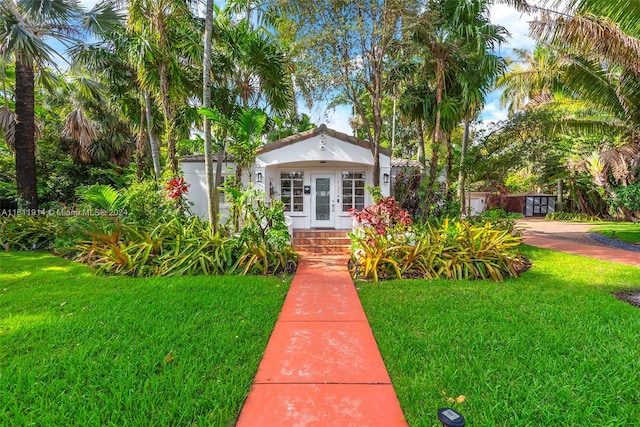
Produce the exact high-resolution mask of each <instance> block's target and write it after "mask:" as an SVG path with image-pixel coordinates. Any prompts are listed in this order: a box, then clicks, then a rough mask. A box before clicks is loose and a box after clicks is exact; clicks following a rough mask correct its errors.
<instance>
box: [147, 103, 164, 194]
mask: <svg viewBox="0 0 640 427" xmlns="http://www.w3.org/2000/svg"><path fill="white" fill-rule="evenodd" d="M144 102H145V115H146V118H147V133H148V134H149V146H150V147H151V159H152V160H153V172H154V173H155V176H156V180H158V181H159V180H160V178H162V167H161V166H160V147H159V146H158V140H157V139H156V137H155V135H154V133H153V118H152V112H153V109H152V108H153V105H152V104H151V95H149V92H145V94H144Z"/></svg>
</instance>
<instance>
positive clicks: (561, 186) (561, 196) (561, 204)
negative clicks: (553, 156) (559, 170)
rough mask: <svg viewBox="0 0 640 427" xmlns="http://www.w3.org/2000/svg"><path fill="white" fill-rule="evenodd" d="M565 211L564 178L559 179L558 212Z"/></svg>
mask: <svg viewBox="0 0 640 427" xmlns="http://www.w3.org/2000/svg"><path fill="white" fill-rule="evenodd" d="M563 209H564V183H563V181H562V178H559V179H558V203H556V211H559V212H562V211H563Z"/></svg>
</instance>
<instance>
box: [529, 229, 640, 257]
mask: <svg viewBox="0 0 640 427" xmlns="http://www.w3.org/2000/svg"><path fill="white" fill-rule="evenodd" d="M518 225H519V226H520V227H521V229H522V230H523V232H524V233H523V234H524V242H525V243H526V244H528V245H531V246H538V247H540V248H546V249H551V250H554V251H560V252H567V253H570V254H575V255H583V256H587V257H591V258H596V259H601V260H604V261H612V262H617V263H621V264H629V265H635V266H638V267H640V252H633V251H627V250H624V249H618V248H614V247H611V246H607V245H605V244H603V243H600V242H597V241H596V240H594V239H592V238H591V237H589V229H591V228H593V224H586V223H573V222H564V221H547V220H545V219H544V218H528V219H523V220H520V221H519V222H518Z"/></svg>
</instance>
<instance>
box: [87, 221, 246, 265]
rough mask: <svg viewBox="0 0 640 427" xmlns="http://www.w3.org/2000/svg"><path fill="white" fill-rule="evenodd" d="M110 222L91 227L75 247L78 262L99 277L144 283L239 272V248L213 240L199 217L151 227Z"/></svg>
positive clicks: (226, 240)
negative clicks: (152, 279) (124, 277)
mask: <svg viewBox="0 0 640 427" xmlns="http://www.w3.org/2000/svg"><path fill="white" fill-rule="evenodd" d="M110 221H111V223H110V224H104V223H103V222H98V223H94V224H93V227H92V230H90V231H88V232H87V238H86V240H84V241H82V242H80V244H79V245H78V250H79V252H80V254H81V255H80V256H79V258H78V259H79V260H80V261H82V262H84V263H86V264H88V265H90V266H91V267H93V268H95V269H96V270H97V271H98V272H103V273H109V274H121V275H128V276H134V277H148V276H183V275H199V274H209V275H214V274H233V273H236V272H237V271H238V269H239V262H238V260H239V258H240V256H241V253H240V252H239V250H238V249H239V248H238V245H237V244H234V242H233V240H232V239H230V238H225V237H223V236H221V235H220V234H213V233H212V232H211V229H210V228H209V224H208V223H207V222H206V221H203V220H202V219H200V218H199V217H193V218H190V219H180V218H177V217H176V218H174V219H173V220H171V221H169V222H168V223H163V224H160V225H156V226H155V227H152V226H139V225H126V224H122V223H120V222H119V221H118V219H117V218H112V219H110ZM105 225H107V226H105Z"/></svg>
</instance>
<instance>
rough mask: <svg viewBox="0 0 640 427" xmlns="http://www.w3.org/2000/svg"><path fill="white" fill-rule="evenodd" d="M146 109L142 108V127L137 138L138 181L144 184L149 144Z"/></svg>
mask: <svg viewBox="0 0 640 427" xmlns="http://www.w3.org/2000/svg"><path fill="white" fill-rule="evenodd" d="M144 111H145V108H144V107H140V126H139V130H138V135H137V136H136V179H137V180H138V182H142V180H143V179H144V164H145V161H144V157H145V156H144V148H145V145H146V144H145V143H146V142H147V129H146V126H145V125H144V124H145V118H144Z"/></svg>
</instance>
